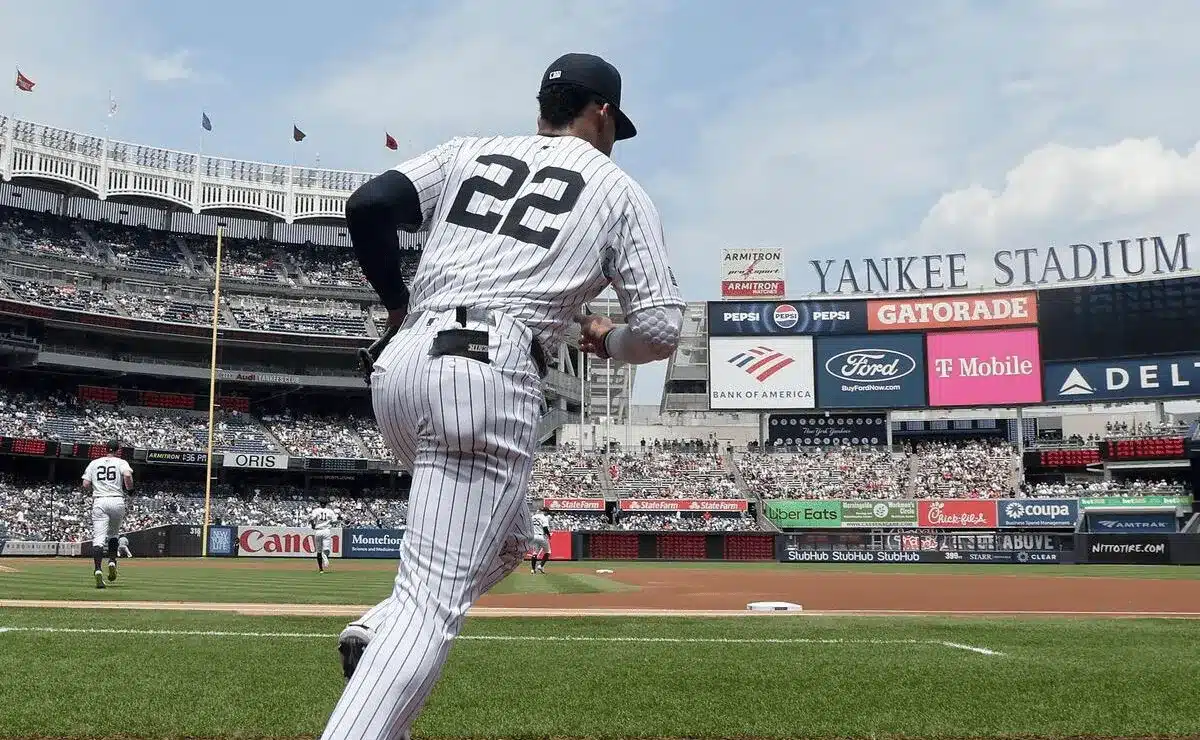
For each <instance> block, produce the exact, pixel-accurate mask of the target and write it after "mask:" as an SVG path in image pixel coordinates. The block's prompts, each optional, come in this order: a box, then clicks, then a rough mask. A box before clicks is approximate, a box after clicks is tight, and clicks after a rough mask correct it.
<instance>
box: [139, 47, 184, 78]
mask: <svg viewBox="0 0 1200 740" xmlns="http://www.w3.org/2000/svg"><path fill="white" fill-rule="evenodd" d="M190 58H191V53H190V52H189V51H187V50H186V49H180V50H178V51H175V52H172V53H171V54H167V55H165V56H162V55H152V54H141V55H139V56H138V61H139V63H140V66H141V73H142V77H144V78H145V79H146V80H148V81H149V82H177V81H179V80H187V79H191V78H192V77H193V75H194V74H195V73H194V72H193V70H192V68H191V66H190V65H189V63H188V62H189V59H190Z"/></svg>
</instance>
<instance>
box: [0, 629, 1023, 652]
mask: <svg viewBox="0 0 1200 740" xmlns="http://www.w3.org/2000/svg"><path fill="white" fill-rule="evenodd" d="M6 632H40V633H49V634H63V635H147V636H152V635H158V636H168V637H266V638H308V639H321V640H332V639H335V638H336V637H337V635H330V634H324V633H320V632H223V631H218V630H141V629H115V628H104V627H0V634H3V633H6ZM455 639H457V640H468V641H477V642H634V643H673V644H717V645H936V646H940V647H946V648H951V649H952V650H966V651H969V652H973V653H979V654H980V655H993V656H997V655H1004V653H1001V652H997V651H995V650H989V649H988V648H982V647H976V646H974V645H964V644H962V643H958V642H945V641H942V640H853V639H851V640H844V639H840V638H812V637H761V638H750V637H619V636H611V637H601V636H587V635H579V636H576V635H459V636H458V637H457V638H455Z"/></svg>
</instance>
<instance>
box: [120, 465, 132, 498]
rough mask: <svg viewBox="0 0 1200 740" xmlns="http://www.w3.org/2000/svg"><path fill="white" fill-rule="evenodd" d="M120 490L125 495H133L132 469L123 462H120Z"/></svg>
mask: <svg viewBox="0 0 1200 740" xmlns="http://www.w3.org/2000/svg"><path fill="white" fill-rule="evenodd" d="M121 488H122V489H123V490H124V491H125V493H126V494H131V493H133V468H131V467H129V463H128V462H126V461H125V460H122V461H121Z"/></svg>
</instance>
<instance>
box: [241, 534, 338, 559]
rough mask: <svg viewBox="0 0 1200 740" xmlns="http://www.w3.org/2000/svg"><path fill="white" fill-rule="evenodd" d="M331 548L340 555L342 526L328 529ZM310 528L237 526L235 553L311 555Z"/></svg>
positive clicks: (266, 555)
mask: <svg viewBox="0 0 1200 740" xmlns="http://www.w3.org/2000/svg"><path fill="white" fill-rule="evenodd" d="M330 533H331V535H332V536H331V537H330V540H331V544H332V550H333V551H332V552H331V553H330V555H331V556H332V557H335V558H340V557H342V530H341V528H335V529H331V530H330ZM316 555H317V550H316V543H315V540H314V539H313V531H312V530H311V529H308V528H307V527H238V556H239V557H252V558H315V557H316Z"/></svg>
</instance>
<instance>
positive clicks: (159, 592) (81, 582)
mask: <svg viewBox="0 0 1200 740" xmlns="http://www.w3.org/2000/svg"><path fill="white" fill-rule="evenodd" d="M7 562H8V563H10V564H11V563H12V562H13V561H7ZM4 564H5V563H4V562H0V565H4ZM306 565H307V563H304V564H301V563H298V562H297V561H291V562H287V563H280V562H278V561H267V560H257V561H246V560H215V561H213V560H210V561H202V560H199V559H186V560H171V561H163V560H159V559H145V560H141V559H133V560H123V561H121V572H122V574H123V576H122V578H121V579H120V580H119V581H117V583H116V584H114V585H113V587H111V588H107V589H105V590H102V591H101V590H97V589H96V588H94V586H95V582H94V581H93V580H92V571H91V564H90V562H89V561H84V560H80V559H70V558H58V559H50V560H23V561H20V562H19V563H17V564H16V567H17V572H15V573H9V572H4V571H0V599H54V600H59V599H88V600H91V599H98V600H108V601H209V602H254V603H290V604H374V603H376V602H377V601H379V600H380V599H382V598H383V597H384V596H385V595H386V594H387V593H388V591H389V590H390V589H391V585H392V578H393V577H394V575H395V571H396V564H395V562H393V561H361V560H359V561H336V560H335V561H334V563H333V566H332V569H331V571H330V572H328V573H326V574H324V575H318V574H317V572H316V566H315V564H314V565H313V566H312V567H311V568H310V567H305V566H306ZM645 568H672V569H687V570H713V569H716V568H723V569H729V568H733V569H754V570H763V569H767V570H782V571H785V572H790V573H794V572H798V571H802V570H807V571H822V572H847V573H891V574H895V575H897V576H905V575H910V574H921V575H927V574H931V573H939V574H947V575H977V574H985V575H1017V576H1021V577H1029V576H1031V575H1034V576H1055V577H1065V578H1091V577H1111V578H1170V579H1197V578H1200V568H1185V567H1179V566H1120V565H1091V566H1088V565H1061V566H1059V565H1037V566H1030V565H926V564H922V565H858V564H823V563H822V564H803V565H797V564H783V563H703V562H698V563H637V562H617V563H601V562H587V563H580V562H575V563H550V564H549V565H548V566H547V569H546V573H545V575H540V576H531V575H529V571H528V568H523V569H518V570H517V571H516V572H515V573H514V574H513V575H512V576H510V577H509V578H508V580H506V581H504V582H502V583H500V584H499V585H497V586H496V588H495V591H494V592H495V593H498V594H500V593H600V592H605V591H620V590H626V589H630V588H634V587H633V586H629V585H628V584H625V583H622V582H621V573H622V572H627V571H630V570H634V569H638V570H641V569H645ZM600 569H610V570H613V571H614V573H613V574H612V575H597V574H596V573H595V571H596V570H600ZM680 606H681V607H682V606H684V605H680Z"/></svg>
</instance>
